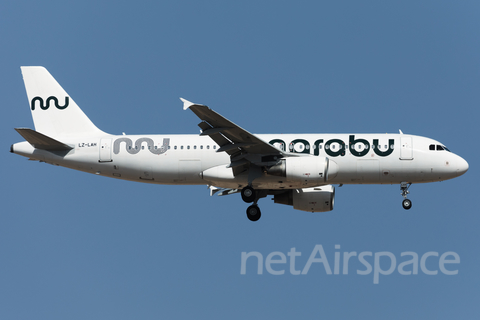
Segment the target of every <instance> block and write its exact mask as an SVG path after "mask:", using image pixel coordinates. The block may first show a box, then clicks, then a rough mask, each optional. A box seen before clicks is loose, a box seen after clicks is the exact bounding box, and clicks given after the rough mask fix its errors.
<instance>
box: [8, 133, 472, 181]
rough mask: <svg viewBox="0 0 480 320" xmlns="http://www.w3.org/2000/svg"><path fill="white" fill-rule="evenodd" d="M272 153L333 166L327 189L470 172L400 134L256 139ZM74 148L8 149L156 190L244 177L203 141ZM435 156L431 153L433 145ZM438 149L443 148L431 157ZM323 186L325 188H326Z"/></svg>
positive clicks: (128, 140)
mask: <svg viewBox="0 0 480 320" xmlns="http://www.w3.org/2000/svg"><path fill="white" fill-rule="evenodd" d="M257 136H258V137H259V138H260V139H262V140H263V141H266V142H268V143H270V144H273V145H275V146H276V147H277V148H279V149H281V150H283V151H286V152H292V153H299V154H301V155H314V156H319V157H327V158H329V160H330V161H334V162H335V163H336V165H337V173H336V175H335V176H333V177H330V178H329V179H328V184H332V183H335V184H394V183H395V184H397V183H401V182H408V183H424V182H434V181H442V180H446V179H451V178H454V177H457V176H459V175H461V174H463V173H464V172H465V171H466V170H467V169H468V164H467V162H466V161H465V160H464V159H462V158H461V157H459V156H457V155H455V154H454V153H451V152H449V151H446V150H442V149H443V148H444V147H443V145H442V144H441V143H439V142H438V141H435V140H432V139H429V138H424V137H420V136H413V135H406V134H258V135H257ZM59 139H60V140H61V141H62V142H64V143H65V144H67V145H70V146H72V147H74V148H73V149H72V150H71V151H70V152H68V153H67V154H65V153H63V154H62V153H55V152H50V151H45V150H40V149H35V148H33V147H32V146H31V145H30V144H29V143H28V142H20V143H17V144H15V145H13V146H12V151H13V152H14V153H17V154H20V155H23V156H26V157H29V158H31V159H35V160H40V161H44V162H47V163H52V164H56V165H60V166H64V167H68V168H71V169H75V170H80V171H85V172H89V173H95V174H98V175H102V176H107V177H113V178H118V179H125V180H131V181H139V182H146V183H158V184H181V185H186V184H190V185H202V184H203V185H205V184H208V185H214V186H217V187H221V188H240V187H243V186H246V185H247V184H248V174H244V175H242V174H240V175H237V176H233V174H232V169H231V168H227V166H228V165H229V164H230V157H229V155H228V154H226V153H225V152H216V151H217V150H218V146H217V145H216V143H215V142H214V141H213V140H212V139H210V138H209V137H208V136H203V137H202V136H198V135H121V136H115V135H106V136H102V137H91V138H82V139H79V138H68V137H60V138H59ZM432 145H433V146H434V150H431V148H432V147H431V146H432ZM437 146H442V147H441V148H439V149H441V150H437V149H438V147H437ZM325 184H327V183H325ZM253 186H254V187H255V188H258V189H295V188H299V187H312V186H313V185H301V184H299V183H298V182H292V181H287V180H285V179H282V178H280V177H277V176H272V175H268V174H266V173H264V174H263V176H261V177H259V178H256V179H255V180H254V183H253Z"/></svg>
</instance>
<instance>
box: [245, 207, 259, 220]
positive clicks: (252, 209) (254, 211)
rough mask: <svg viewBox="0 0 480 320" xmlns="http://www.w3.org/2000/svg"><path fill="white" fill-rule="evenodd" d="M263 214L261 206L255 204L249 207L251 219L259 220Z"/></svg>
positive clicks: (248, 216) (248, 215) (248, 214)
mask: <svg viewBox="0 0 480 320" xmlns="http://www.w3.org/2000/svg"><path fill="white" fill-rule="evenodd" d="M261 216H262V213H261V212H260V208H259V207H258V206H257V205H256V204H253V205H251V206H250V207H248V208H247V218H248V219H249V220H250V221H257V220H258V219H260V217H261Z"/></svg>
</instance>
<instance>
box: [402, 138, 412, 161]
mask: <svg viewBox="0 0 480 320" xmlns="http://www.w3.org/2000/svg"><path fill="white" fill-rule="evenodd" d="M412 159H413V145H412V137H400V160H412Z"/></svg>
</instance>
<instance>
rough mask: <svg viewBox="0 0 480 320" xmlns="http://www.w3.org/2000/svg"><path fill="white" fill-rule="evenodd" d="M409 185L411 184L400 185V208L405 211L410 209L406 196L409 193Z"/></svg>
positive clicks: (403, 183) (410, 205)
mask: <svg viewBox="0 0 480 320" xmlns="http://www.w3.org/2000/svg"><path fill="white" fill-rule="evenodd" d="M411 185H412V184H411V183H407V182H402V183H401V184H400V190H401V191H402V193H401V195H402V197H403V198H404V199H403V201H402V206H403V209H405V210H409V209H410V208H411V207H412V201H411V200H408V199H407V194H409V193H410V191H408V188H410V186H411Z"/></svg>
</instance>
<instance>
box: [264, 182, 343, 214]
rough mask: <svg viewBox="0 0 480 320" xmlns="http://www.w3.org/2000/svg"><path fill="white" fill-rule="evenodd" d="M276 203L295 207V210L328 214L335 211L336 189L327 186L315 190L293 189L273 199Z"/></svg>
mask: <svg viewBox="0 0 480 320" xmlns="http://www.w3.org/2000/svg"><path fill="white" fill-rule="evenodd" d="M273 200H274V202H275V203H280V204H285V205H289V206H293V208H294V209H295V210H301V211H310V212H326V211H331V210H333V205H334V202H335V187H334V186H332V185H326V186H321V187H315V188H305V189H293V190H288V191H286V192H284V193H280V194H277V195H275V196H274V197H273Z"/></svg>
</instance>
